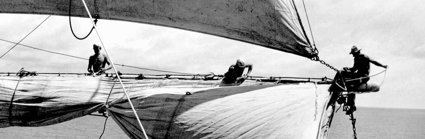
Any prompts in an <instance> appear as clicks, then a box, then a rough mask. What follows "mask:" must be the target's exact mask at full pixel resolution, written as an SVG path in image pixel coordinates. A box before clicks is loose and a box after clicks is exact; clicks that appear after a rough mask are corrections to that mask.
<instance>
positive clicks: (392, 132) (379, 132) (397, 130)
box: [329, 108, 425, 139]
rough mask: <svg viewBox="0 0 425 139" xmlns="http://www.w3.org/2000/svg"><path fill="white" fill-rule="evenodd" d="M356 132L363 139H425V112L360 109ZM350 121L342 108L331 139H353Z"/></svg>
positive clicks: (357, 116)
mask: <svg viewBox="0 0 425 139" xmlns="http://www.w3.org/2000/svg"><path fill="white" fill-rule="evenodd" d="M354 116H355V118H357V122H356V129H357V138H359V139H425V110H417V109H383V108H358V109H357V111H356V112H355V113H354ZM352 138H353V130H352V125H351V121H350V120H349V117H348V116H347V115H345V113H344V112H343V111H342V108H341V109H340V110H339V111H338V112H337V113H336V115H335V117H334V120H333V123H332V127H331V131H330V133H329V139H352Z"/></svg>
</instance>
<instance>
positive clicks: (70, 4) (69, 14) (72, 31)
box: [68, 0, 97, 40]
mask: <svg viewBox="0 0 425 139" xmlns="http://www.w3.org/2000/svg"><path fill="white" fill-rule="evenodd" d="M68 7H69V8H68V21H69V28H71V33H72V35H74V37H75V38H77V39H78V40H84V39H86V38H87V37H89V36H90V34H91V33H92V32H93V30H94V27H92V28H91V29H90V32H89V33H88V34H87V35H86V36H84V37H82V38H80V37H78V36H77V35H75V33H74V30H73V29H72V22H71V7H72V0H69V6H68ZM95 18H96V19H95V20H94V24H96V23H97V17H96V16H95Z"/></svg>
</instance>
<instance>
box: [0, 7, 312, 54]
mask: <svg viewBox="0 0 425 139" xmlns="http://www.w3.org/2000/svg"><path fill="white" fill-rule="evenodd" d="M86 2H87V5H88V7H89V9H90V12H91V14H92V15H95V14H98V15H99V16H100V18H101V19H111V20H122V21H131V22H138V23H146V24H154V25H161V26H167V27H174V28H180V29H185V30H191V31H196V32H202V33H206V34H212V35H216V36H221V37H225V38H229V39H234V40H239V41H243V42H247V43H252V44H256V45H259V46H263V47H267V48H272V49H276V50H280V51H284V52H288V53H292V54H296V55H299V56H303V57H307V58H312V57H314V55H315V54H314V51H313V48H312V46H311V44H310V43H309V41H308V38H307V37H306V35H305V33H304V32H303V29H302V28H301V27H302V25H301V23H300V20H299V18H298V16H297V11H296V9H295V8H296V7H295V5H294V4H293V1H292V0H171V1H170V0H137V1H134V0H119V1H116V0H86ZM70 6H71V10H70V9H69V8H70ZM69 10H70V12H69ZM0 12H2V13H27V14H51V15H63V16H68V15H69V14H70V15H72V16H80V17H88V15H87V13H86V11H85V8H84V7H83V3H82V1H79V0H74V1H72V0H13V1H5V0H2V1H0Z"/></svg>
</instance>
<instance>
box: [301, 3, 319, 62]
mask: <svg viewBox="0 0 425 139" xmlns="http://www.w3.org/2000/svg"><path fill="white" fill-rule="evenodd" d="M302 1H303V6H304V11H305V16H306V18H307V23H308V28H309V29H310V35H311V39H312V41H313V47H314V48H313V49H314V51H315V53H316V54H318V53H319V50H317V48H316V42H315V41H314V36H313V31H312V29H311V25H310V19H309V18H308V13H307V8H306V7H305V3H304V0H302Z"/></svg>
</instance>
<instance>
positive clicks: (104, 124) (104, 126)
mask: <svg viewBox="0 0 425 139" xmlns="http://www.w3.org/2000/svg"><path fill="white" fill-rule="evenodd" d="M108 118H109V117H106V119H105V122H104V123H103V130H102V134H100V136H99V139H101V138H102V136H103V134H104V133H105V130H106V122H107V121H108Z"/></svg>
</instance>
